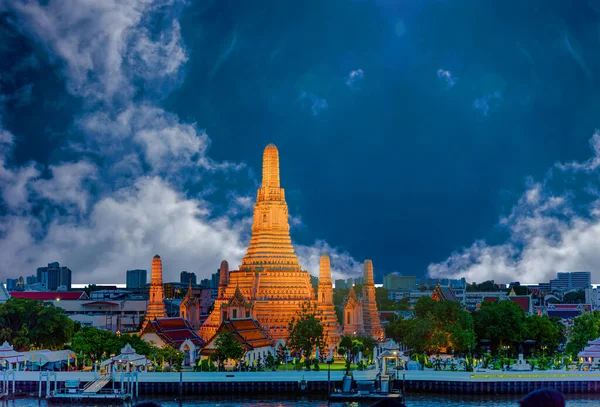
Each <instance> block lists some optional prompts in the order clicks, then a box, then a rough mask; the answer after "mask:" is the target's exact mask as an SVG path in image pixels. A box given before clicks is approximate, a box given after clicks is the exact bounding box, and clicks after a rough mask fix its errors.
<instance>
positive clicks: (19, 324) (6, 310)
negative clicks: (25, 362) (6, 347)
mask: <svg viewBox="0 0 600 407" xmlns="http://www.w3.org/2000/svg"><path fill="white" fill-rule="evenodd" d="M74 333H75V324H74V322H73V321H72V320H71V319H69V317H67V315H66V314H65V312H64V310H63V309H62V308H58V307H55V306H54V305H53V304H52V303H49V302H41V301H34V300H28V299H23V298H11V299H9V300H8V301H6V302H5V303H4V304H0V340H6V341H9V342H10V343H11V344H12V345H13V346H14V347H15V348H16V349H17V350H23V349H28V348H30V347H36V348H49V349H60V348H62V347H63V345H64V344H65V343H67V342H69V341H71V338H72V337H73V335H74Z"/></svg>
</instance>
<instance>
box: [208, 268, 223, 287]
mask: <svg viewBox="0 0 600 407" xmlns="http://www.w3.org/2000/svg"><path fill="white" fill-rule="evenodd" d="M220 279H221V269H217V272H216V273H212V274H211V276H210V280H211V282H210V288H219V280H220Z"/></svg>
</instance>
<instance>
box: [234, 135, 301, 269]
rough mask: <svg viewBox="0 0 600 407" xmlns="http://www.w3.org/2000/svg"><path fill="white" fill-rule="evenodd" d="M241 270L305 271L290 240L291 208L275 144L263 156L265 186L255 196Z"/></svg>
mask: <svg viewBox="0 0 600 407" xmlns="http://www.w3.org/2000/svg"><path fill="white" fill-rule="evenodd" d="M240 270H245V271H276V272H283V271H301V270H302V268H301V267H300V264H298V258H297V257H296V253H295V252H294V247H293V246H292V239H291V238H290V225H289V221H288V207H287V203H286V202H285V193H284V190H283V188H281V187H280V185H279V152H278V151H277V147H275V146H274V145H273V144H269V145H268V146H267V147H266V148H265V151H264V153H263V173H262V185H261V187H260V189H259V190H258V193H257V194H256V204H255V205H254V216H253V221H252V238H251V239H250V246H249V247H248V252H247V253H246V255H245V256H244V258H243V259H242V265H241V266H240Z"/></svg>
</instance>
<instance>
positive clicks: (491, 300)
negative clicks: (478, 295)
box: [483, 297, 500, 302]
mask: <svg viewBox="0 0 600 407" xmlns="http://www.w3.org/2000/svg"><path fill="white" fill-rule="evenodd" d="M499 299H500V298H499V297H483V302H498V300H499Z"/></svg>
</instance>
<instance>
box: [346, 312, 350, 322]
mask: <svg viewBox="0 0 600 407" xmlns="http://www.w3.org/2000/svg"><path fill="white" fill-rule="evenodd" d="M346 323H347V324H348V325H350V313H349V312H348V313H346Z"/></svg>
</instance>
